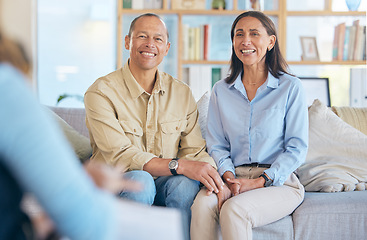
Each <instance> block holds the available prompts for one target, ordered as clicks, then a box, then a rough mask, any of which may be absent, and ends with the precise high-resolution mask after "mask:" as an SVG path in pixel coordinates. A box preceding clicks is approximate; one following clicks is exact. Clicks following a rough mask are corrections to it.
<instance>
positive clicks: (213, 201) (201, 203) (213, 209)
mask: <svg viewBox="0 0 367 240" xmlns="http://www.w3.org/2000/svg"><path fill="white" fill-rule="evenodd" d="M191 210H192V213H193V214H196V213H197V214H198V215H200V216H203V215H208V214H209V215H210V216H215V215H217V214H218V198H217V196H216V194H214V193H212V194H210V195H209V196H208V195H207V194H206V189H205V188H204V189H202V190H200V192H199V193H198V194H197V196H196V198H195V200H194V203H193V204H192V207H191Z"/></svg>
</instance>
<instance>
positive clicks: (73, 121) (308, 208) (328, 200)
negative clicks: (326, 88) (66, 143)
mask: <svg viewBox="0 0 367 240" xmlns="http://www.w3.org/2000/svg"><path fill="white" fill-rule="evenodd" d="M204 97H205V98H204ZM208 99H209V96H208V95H207V96H205V95H204V96H203V97H202V98H201V99H200V100H199V101H198V110H199V118H200V119H199V123H200V124H201V127H202V133H203V136H205V128H204V127H203V125H204V124H205V119H206V114H207V112H206V111H207V104H208ZM50 109H51V110H52V111H53V112H54V113H56V114H57V116H59V117H60V118H61V119H62V120H64V121H65V122H64V123H62V125H63V128H64V131H65V128H66V129H69V133H68V135H72V136H68V139H69V140H71V139H72V138H74V140H75V138H76V139H78V140H77V142H80V141H79V140H81V139H84V140H82V141H84V142H85V139H88V130H87V128H86V125H85V110H84V109H80V108H59V107H50ZM347 109H349V108H347ZM338 110H339V111H340V112H343V111H341V110H345V108H339V109H338V108H334V109H331V108H328V107H326V106H324V105H323V104H322V103H321V102H319V101H318V100H315V102H314V104H313V105H312V106H311V107H310V108H309V121H310V134H309V135H310V136H309V138H310V148H309V153H310V157H309V156H308V158H307V159H306V162H305V164H304V165H302V166H301V167H300V169H298V172H297V173H298V175H299V176H300V180H301V182H302V183H304V185H305V189H306V194H305V199H304V201H303V203H302V204H301V205H300V206H299V207H298V208H297V209H296V210H295V211H294V212H293V213H292V214H291V215H289V216H286V217H284V218H282V219H280V220H278V221H276V222H274V223H271V224H268V225H266V226H262V227H257V228H254V229H253V231H254V232H253V236H254V237H253V238H254V240H260V239H261V240H265V239H266V240H276V239H279V240H287V239H297V240H317V239H320V240H325V239H330V240H352V239H356V240H357V239H358V240H360V239H367V191H364V189H366V187H365V188H363V186H366V184H365V182H366V180H367V174H366V171H367V167H366V164H367V135H366V134H367V133H362V132H361V131H365V130H366V129H367V110H366V109H363V112H362V113H361V114H355V113H353V114H354V115H355V116H354V119H355V117H356V116H357V115H358V116H357V120H354V121H355V123H354V125H356V124H360V125H361V126H360V127H359V128H365V129H362V130H358V129H356V128H355V127H353V126H352V125H350V124H353V123H351V120H349V123H347V122H345V121H344V120H342V119H341V118H340V117H339V116H338V115H337V114H338ZM353 114H351V115H353ZM333 121H334V122H337V124H336V125H335V124H334V125H333V124H332V122H333ZM319 122H324V123H325V125H326V126H325V125H322V124H320V123H319ZM338 124H339V125H338ZM343 124H344V125H343ZM357 127H358V126H357ZM320 128H321V129H320ZM334 128H335V129H334ZM344 128H347V130H348V131H349V132H348V131H347V132H345V131H341V130H340V129H344ZM72 129H74V130H76V131H74V132H72V131H73V130H72ZM70 131H71V132H72V133H71V134H70ZM355 131H356V132H355ZM320 132H326V133H325V134H324V136H322V134H320ZM333 134H339V135H340V136H339V137H338V136H334V135H333ZM329 135H330V136H329ZM355 136H356V137H355ZM340 137H345V138H347V139H350V138H356V140H355V141H356V142H353V141H351V142H350V144H349V143H348V144H345V145H347V146H346V147H345V146H344V147H345V148H346V150H345V151H346V153H340V152H338V151H337V150H336V149H333V148H332V147H334V145H333V144H334V143H332V142H335V144H340V143H342V145H343V143H344V142H346V141H345V140H341V139H340ZM328 138H330V140H328ZM330 141H332V142H330ZM74 142H75V141H74ZM352 145H353V146H352ZM326 146H327V147H326ZM79 147H80V146H79ZM363 147H364V148H363ZM317 148H320V149H317ZM335 148H337V149H340V148H343V147H339V146H335ZM354 148H358V149H359V150H360V151H361V154H359V155H361V156H359V158H360V159H357V160H354V162H353V160H351V161H350V159H349V157H346V158H345V157H343V158H342V159H341V160H340V159H339V158H338V156H340V155H342V156H343V154H349V155H355V154H354V152H356V150H355V149H354ZM74 149H75V148H74ZM314 149H316V150H314ZM75 150H76V152H77V149H75ZM91 151H92V150H91V148H90V146H85V147H84V149H83V150H82V152H83V154H84V156H81V155H80V151H79V153H77V154H78V156H79V158H80V159H81V160H82V161H84V160H85V159H83V158H86V156H88V154H89V155H90V154H91ZM341 151H342V150H341ZM335 152H336V154H337V158H338V161H340V162H343V161H344V160H343V159H346V160H347V164H343V163H342V164H339V163H338V162H337V161H336V162H333V161H331V160H330V159H328V158H327V156H331V157H330V158H333V154H334V153H335ZM357 152H358V151H357ZM334 155H335V154H334ZM357 158H358V157H357ZM363 160H364V163H362V164H361V165H359V166H362V167H363V168H364V170H363V171H360V172H357V173H354V172H353V169H357V170H359V168H360V167H358V166H357V167H355V164H358V163H359V162H363ZM358 161H359V162H358ZM327 162H331V163H330V165H328V163H327ZM338 164H339V165H341V166H339V165H338ZM351 168H352V169H351ZM315 169H316V170H315ZM335 169H337V170H335ZM328 171H331V174H329V175H330V176H331V177H330V176H329V175H328ZM325 172H326V173H325ZM343 174H344V175H346V177H344V176H343ZM351 175H352V176H353V177H354V182H353V180H351V179H348V178H347V177H348V176H349V177H350V176H351ZM325 176H326V177H325ZM328 176H329V177H328ZM351 182H352V183H351ZM353 184H354V186H355V187H354V188H353ZM363 184H364V185H363ZM357 185H359V187H358V186H357ZM269 201H271V200H269Z"/></svg>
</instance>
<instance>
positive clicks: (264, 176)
mask: <svg viewBox="0 0 367 240" xmlns="http://www.w3.org/2000/svg"><path fill="white" fill-rule="evenodd" d="M260 177H262V178H264V179H265V183H264V187H269V186H271V184H273V180H271V179H270V178H268V176H267V175H266V174H265V173H263V174H261V175H260Z"/></svg>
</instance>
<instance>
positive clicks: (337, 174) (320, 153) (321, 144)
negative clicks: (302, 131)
mask: <svg viewBox="0 0 367 240" xmlns="http://www.w3.org/2000/svg"><path fill="white" fill-rule="evenodd" d="M298 174H299V177H300V181H301V183H302V184H303V185H304V186H305V189H306V191H322V192H340V191H353V190H365V188H366V181H367V136H366V135H365V134H363V133H362V132H360V131H359V130H357V129H355V128H353V127H352V126H350V125H349V124H347V123H345V122H344V121H343V120H342V119H340V118H339V117H338V116H337V115H335V114H334V113H333V112H332V111H331V110H330V109H329V108H328V107H327V106H326V105H324V104H322V103H321V102H320V101H319V100H315V101H314V103H313V104H312V105H311V107H310V108H309V150H308V154H307V157H306V161H305V163H304V164H303V165H302V166H301V167H300V168H299V169H298Z"/></svg>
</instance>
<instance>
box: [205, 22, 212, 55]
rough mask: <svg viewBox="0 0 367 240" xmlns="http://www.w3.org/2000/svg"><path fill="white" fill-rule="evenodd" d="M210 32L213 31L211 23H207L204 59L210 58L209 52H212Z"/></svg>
mask: <svg viewBox="0 0 367 240" xmlns="http://www.w3.org/2000/svg"><path fill="white" fill-rule="evenodd" d="M210 32H211V25H209V24H205V25H204V53H203V55H204V60H209V56H210V55H209V53H210Z"/></svg>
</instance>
